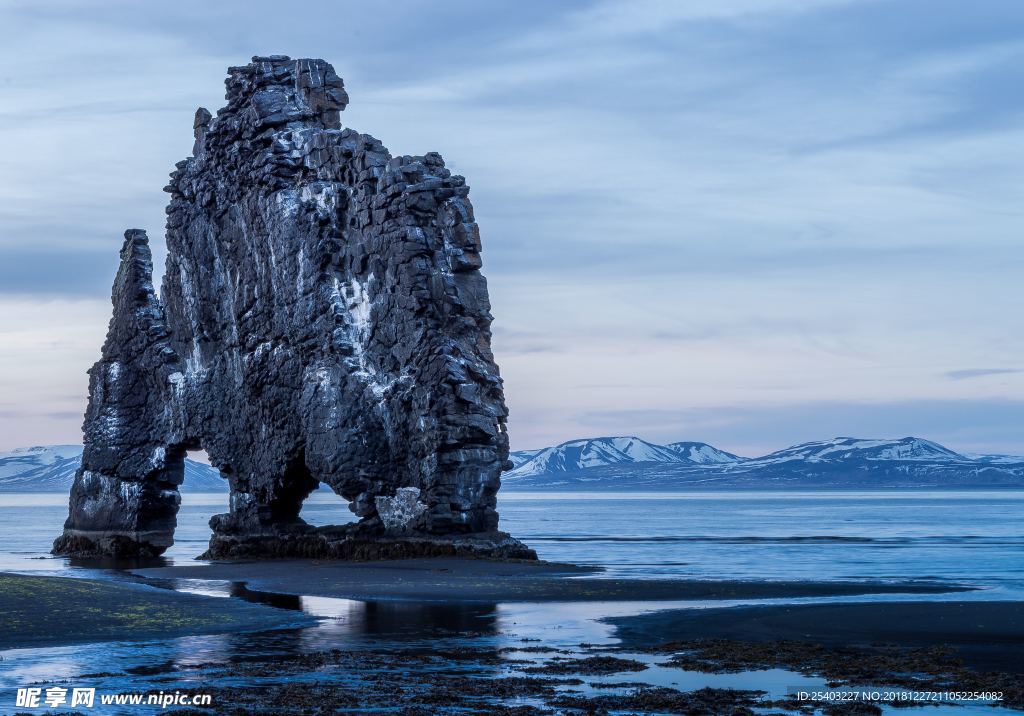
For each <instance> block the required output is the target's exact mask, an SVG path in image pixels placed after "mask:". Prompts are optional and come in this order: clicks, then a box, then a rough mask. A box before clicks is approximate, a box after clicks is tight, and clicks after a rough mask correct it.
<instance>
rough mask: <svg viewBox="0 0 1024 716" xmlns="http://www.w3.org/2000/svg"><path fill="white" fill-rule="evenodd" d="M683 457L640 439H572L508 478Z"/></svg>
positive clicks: (511, 473) (508, 475) (510, 473)
mask: <svg viewBox="0 0 1024 716" xmlns="http://www.w3.org/2000/svg"><path fill="white" fill-rule="evenodd" d="M683 461H684V459H683V457H682V456H680V455H679V454H677V453H675V452H673V451H672V450H670V449H668V448H667V447H665V446H663V445H655V444H654V443H649V442H647V441H646V440H641V439H640V438H637V437H607V438H591V439H584V440H570V441H568V442H564V443H562V444H561V445H557V446H555V447H549V448H545V449H543V450H541V451H540V452H538V453H537V454H536V455H534V456H533V457H532V458H530V459H529V460H527V461H526V462H525V463H523V464H521V465H519V466H518V467H516V468H515V469H514V470H512V471H510V472H508V473H506V477H511V478H515V477H523V476H526V475H546V474H551V473H558V472H574V471H576V470H583V469H586V468H591V467H600V466H602V465H618V464H622V463H635V462H683Z"/></svg>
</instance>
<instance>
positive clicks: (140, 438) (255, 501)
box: [54, 56, 532, 557]
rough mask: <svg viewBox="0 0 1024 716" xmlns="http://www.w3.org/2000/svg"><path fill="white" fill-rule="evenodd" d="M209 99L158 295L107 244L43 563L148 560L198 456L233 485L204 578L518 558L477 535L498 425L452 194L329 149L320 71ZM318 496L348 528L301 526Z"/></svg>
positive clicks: (233, 74) (340, 95) (335, 119)
mask: <svg viewBox="0 0 1024 716" xmlns="http://www.w3.org/2000/svg"><path fill="white" fill-rule="evenodd" d="M226 84H227V105H226V106H225V107H224V108H222V109H221V110H219V111H218V112H217V114H216V116H214V115H211V114H210V112H208V111H207V110H205V109H202V108H200V109H199V110H198V111H197V112H196V117H195V122H194V134H195V146H194V155H193V156H192V157H189V158H188V159H186V160H184V161H182V162H179V163H178V164H177V165H176V170H175V171H174V172H173V173H172V174H171V181H170V183H169V184H168V186H167V187H166V188H165V189H166V191H168V192H169V193H170V195H171V200H170V203H169V205H168V207H167V234H166V237H167V249H168V256H167V264H166V270H165V273H164V279H163V284H162V287H161V291H160V296H159V297H158V296H157V295H156V294H155V292H154V290H153V284H152V260H151V256H150V251H149V247H148V243H147V239H146V235H145V233H144V232H142V231H139V230H130V231H128V232H126V234H125V243H124V248H123V249H122V252H121V268H120V271H119V272H118V276H117V279H116V281H115V284H114V290H113V303H114V315H113V319H112V320H111V323H110V329H109V333H108V336H107V341H106V343H105V345H104V347H103V353H102V357H101V359H100V361H99V362H97V363H96V365H95V366H93V368H92V370H91V371H90V400H89V408H88V412H87V414H86V421H85V426H84V431H85V443H86V446H85V453H84V456H83V461H82V468H81V470H80V471H79V473H78V476H77V477H76V480H75V484H74V486H73V488H72V493H71V504H70V514H69V517H68V520H67V522H66V524H65V530H64V534H63V535H62V536H61V537H60V538H59V539H58V540H57V541H56V543H55V545H54V551H55V552H56V553H60V554H105V555H119V556H120V555H132V556H146V555H155V554H159V553H161V552H162V551H163V550H164V549H166V547H167V546H168V545H169V544H171V540H172V537H173V530H174V525H175V514H176V512H177V507H178V491H177V486H178V485H179V484H180V483H181V475H182V472H181V471H182V461H183V458H184V454H185V452H186V451H187V450H190V449H197V448H199V447H202V448H203V449H205V450H206V452H207V454H208V455H209V457H210V461H211V463H212V464H213V465H214V466H215V467H217V468H219V469H220V471H221V473H222V474H223V475H224V476H225V478H226V479H228V480H229V482H230V486H231V500H230V511H229V512H228V513H227V514H224V515H217V516H215V517H214V518H213V519H212V520H211V527H212V528H213V537H212V539H211V542H210V549H209V551H208V552H207V556H209V557H235V556H246V557H251V556H261V555H264V556H295V555H302V556H307V555H308V556H312V555H320V556H336V557H374V556H407V555H415V554H462V553H465V554H472V555H484V556H499V557H531V556H532V551H531V550H528V549H527V548H526V547H524V546H523V545H522V544H521V543H519V542H518V541H516V540H514V539H512V538H510V537H509V536H508V535H506V534H504V533H500V532H498V531H497V527H498V515H497V512H496V511H495V495H496V493H497V490H498V487H499V485H500V480H499V475H500V473H501V471H502V470H503V469H505V468H506V467H508V463H507V460H508V438H507V435H506V431H505V422H506V416H507V410H506V408H505V404H504V397H503V393H502V383H501V378H500V377H499V374H498V368H497V366H496V365H495V362H494V357H493V355H492V353H491V349H490V336H491V334H490V324H491V314H490V304H489V301H488V296H487V284H486V281H485V279H484V277H483V275H482V274H481V273H480V270H479V269H480V266H481V261H480V235H479V229H478V227H477V224H476V221H475V219H474V216H473V208H472V205H471V204H470V202H469V198H468V192H469V188H468V187H467V186H466V183H465V180H464V179H463V177H461V176H458V175H453V174H452V173H451V172H450V171H449V170H448V169H446V168H445V165H444V161H443V160H442V158H441V156H440V155H438V154H436V153H428V154H425V155H423V156H398V157H393V156H391V154H390V153H389V152H388V151H387V149H386V148H385V147H384V146H383V145H382V144H381V143H380V142H379V141H378V140H376V139H374V138H373V137H371V136H369V135H365V134H360V133H358V132H356V131H354V130H352V129H347V128H346V129H342V128H341V125H340V121H339V113H340V112H341V111H342V110H343V109H344V108H345V105H346V104H347V103H348V95H347V94H346V92H345V89H344V86H343V83H342V81H341V79H340V78H339V77H338V76H337V75H336V74H335V72H334V69H333V68H332V67H331V66H330V65H329V64H327V63H326V62H324V61H323V60H292V59H289V58H287V57H284V56H270V57H255V58H253V61H252V63H250V64H249V65H246V66H243V67H233V68H230V70H229V76H228V79H227V81H226ZM320 483H325V484H327V485H329V486H330V488H331V489H332V490H334V491H335V492H336V493H338V494H339V495H341V496H342V497H343V498H345V499H346V500H348V501H349V502H350V508H351V509H352V510H353V512H355V513H356V515H357V516H358V517H359V518H360V519H359V521H358V522H357V523H355V524H352V525H346V526H344V527H332V528H320V529H314V528H312V527H310V526H308V525H306V524H305V523H304V522H303V521H302V520H301V519H300V518H299V510H300V508H301V505H302V501H303V500H304V499H305V498H306V497H307V496H308V495H309V493H310V492H311V491H313V490H314V489H316V487H317V486H318V485H319V484H320ZM378 553H379V554H378Z"/></svg>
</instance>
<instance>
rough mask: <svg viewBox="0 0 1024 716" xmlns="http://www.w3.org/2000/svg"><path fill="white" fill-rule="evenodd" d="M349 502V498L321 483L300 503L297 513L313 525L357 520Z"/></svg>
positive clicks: (322, 525) (345, 522)
mask: <svg viewBox="0 0 1024 716" xmlns="http://www.w3.org/2000/svg"><path fill="white" fill-rule="evenodd" d="M351 504H352V503H351V502H350V501H349V500H346V499H345V498H344V497H342V496H341V495H339V494H337V493H336V492H335V491H334V490H332V489H331V488H330V487H328V486H327V485H325V484H323V483H321V484H320V487H318V488H317V489H315V490H313V492H312V493H310V495H309V497H307V498H306V500H305V502H303V503H302V511H301V512H300V513H299V517H301V518H302V519H303V520H305V521H306V522H307V523H308V524H310V525H313V526H314V527H326V526H329V525H344V524H349V523H351V522H357V521H358V520H359V518H358V517H357V516H356V515H355V514H353V512H352V510H351V508H350V505H351Z"/></svg>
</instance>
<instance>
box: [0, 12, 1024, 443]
mask: <svg viewBox="0 0 1024 716" xmlns="http://www.w3.org/2000/svg"><path fill="white" fill-rule="evenodd" d="M311 16H315V17H316V18H317V21H316V22H314V23H310V22H309V17H311ZM0 26H2V27H4V28H5V29H9V32H8V33H7V35H8V36H7V37H5V43H4V44H3V45H2V46H0V108H2V109H0V128H2V130H3V132H4V137H5V149H4V152H3V154H2V156H0V333H2V334H3V337H4V338H5V339H6V340H7V341H8V342H7V343H5V352H6V354H5V355H0V395H2V396H4V399H5V400H6V401H8V402H12V403H15V404H20V403H24V404H31V405H38V406H41V407H39V408H38V411H40V412H42V413H48V414H49V417H45V416H37V417H36V418H31V419H28V418H26V419H24V420H20V421H19V420H17V419H15V418H3V416H0V418H2V423H0V438H2V439H3V440H7V441H8V443H10V444H17V443H18V442H26V441H27V442H34V443H38V442H45V441H46V440H48V438H46V437H45V436H44V435H42V434H41V433H46V434H53V435H55V436H56V435H58V434H59V436H60V437H59V439H57V438H56V437H55V439H54V441H60V442H67V441H69V440H71V439H74V436H76V435H77V431H78V423H79V422H80V420H79V419H78V418H71V417H68V418H67V419H65V420H64V421H63V422H61V419H60V418H59V417H55V416H57V414H59V413H62V412H66V413H68V414H69V415H70V414H72V413H76V412H78V411H79V405H77V404H76V403H75V401H73V400H71V399H70V398H68V396H72V395H77V394H82V393H84V385H85V377H84V370H85V368H87V367H88V365H90V364H91V362H92V361H93V360H94V359H95V356H96V351H97V349H98V346H99V345H100V343H101V341H102V336H103V333H104V331H105V328H106V321H107V320H108V318H109V291H110V281H111V279H112V276H113V271H114V267H115V265H116V253H117V248H118V246H119V245H120V236H121V232H122V231H123V230H124V229H125V228H126V227H128V226H139V227H142V228H146V229H148V230H149V233H150V236H151V239H152V241H153V244H154V250H155V253H156V259H157V265H158V271H159V263H160V261H161V259H162V251H161V243H162V242H161V238H160V235H161V228H162V226H163V224H164V220H165V216H164V213H163V208H164V205H165V203H166V199H167V197H166V195H165V194H164V193H163V192H162V191H161V187H162V186H163V184H164V183H165V181H166V175H167V172H168V171H170V170H171V169H172V168H173V165H174V163H175V162H176V161H178V160H179V159H181V158H182V157H183V156H185V155H186V154H187V153H188V151H189V149H190V147H191V144H192V135H191V126H192V125H191V123H192V113H193V112H194V110H195V107H196V106H198V105H203V106H207V107H209V108H211V109H216V108H217V107H218V106H219V105H220V104H221V103H222V98H223V84H222V80H223V74H224V69H225V67H226V66H227V65H229V64H238V63H241V62H245V61H246V60H247V59H248V57H249V56H250V55H252V54H262V53H268V52H285V53H288V54H291V55H293V56H318V57H324V58H326V59H328V60H329V61H331V62H333V63H334V64H335V66H336V67H337V69H338V72H339V74H340V75H341V76H343V77H344V78H345V80H346V84H347V86H348V88H349V92H350V96H351V98H352V104H351V105H350V106H349V108H348V110H347V111H346V112H345V113H344V115H343V117H342V119H343V121H344V122H345V124H347V125H349V126H353V127H355V128H357V129H360V130H362V131H367V132H371V133H373V134H374V135H375V136H378V137H380V138H381V139H382V140H383V141H384V142H385V144H387V145H388V146H390V147H391V148H392V149H393V151H394V152H395V153H399V154H406V153H409V154H416V153H423V152H425V151H429V150H438V151H441V152H442V153H443V154H444V156H445V157H446V160H447V162H448V165H449V166H450V167H452V168H453V170H455V171H457V172H459V173H462V174H465V175H466V176H467V178H468V182H469V184H470V185H471V186H472V194H471V196H472V197H473V201H474V205H475V207H476V211H477V217H478V219H479V221H480V224H481V230H482V234H483V241H484V264H485V265H484V268H485V272H486V273H487V275H488V278H489V279H490V290H491V294H492V303H493V306H494V315H495V317H496V321H495V330H496V334H495V340H494V347H495V352H496V354H497V356H498V359H499V362H500V363H501V366H502V371H503V375H504V377H505V379H506V389H507V395H508V400H509V404H510V407H511V410H512V412H511V423H510V434H511V436H512V441H513V444H514V445H517V446H520V447H525V446H528V445H540V444H550V443H552V442H557V439H559V438H561V439H565V438H569V437H576V436H577V435H578V433H579V431H580V430H581V429H582V428H587V429H588V430H589V429H590V428H591V427H594V428H596V427H597V425H591V424H589V423H588V424H586V425H584V424H582V423H581V422H580V416H581V415H588V414H589V415H592V416H593V415H597V414H598V413H600V412H601V411H616V410H618V411H639V412H635V413H623V415H622V416H621V419H619V420H618V422H614V421H611V422H609V426H613V425H621V427H620V428H617V429H619V430H621V431H625V432H632V430H630V429H629V428H628V426H627V425H625V422H626V421H627V417H628V419H630V420H635V421H637V422H638V423H639V422H643V421H645V420H647V419H648V418H646V417H644V416H645V415H646V416H648V417H649V418H650V422H651V424H652V426H653V427H654V428H657V425H656V423H657V422H658V420H661V421H664V422H665V424H668V423H670V422H671V421H672V420H675V418H674V417H673V416H676V417H678V415H676V414H675V413H674V412H673V411H678V410H683V411H696V413H695V414H701V415H703V418H702V419H705V420H711V419H712V416H715V417H714V419H715V420H717V421H719V422H718V423H716V425H717V426H718V427H716V428H715V429H716V430H720V432H712V433H709V434H710V435H713V436H716V437H719V438H721V439H722V440H723V441H724V442H725V444H724V445H723V446H724V447H730V446H733V447H737V449H739V448H742V447H743V446H744V445H750V446H756V445H757V444H761V443H762V442H764V443H769V442H770V443H771V446H772V447H777V446H778V444H777V442H783V439H782V435H781V434H779V433H778V432H777V431H776V432H772V430H774V428H773V427H772V425H773V424H774V423H779V424H784V423H785V421H787V420H793V421H794V425H795V426H800V425H804V424H806V425H808V426H810V427H813V422H814V421H813V420H812V419H811V418H810V417H806V416H805V414H804V413H803V412H800V411H801V410H803V408H801V409H800V410H795V409H794V410H795V412H791V413H787V412H785V411H786V406H787V405H790V406H819V408H815V409H820V410H823V411H826V412H825V413H822V414H823V415H828V413H827V407H821V406H827V405H828V404H846V403H851V402H856V401H857V400H863V401H870V402H872V403H873V404H876V405H880V404H882V403H885V402H887V401H888V402H889V403H893V404H897V403H906V404H911V403H913V404H915V405H923V403H921V402H920V401H926V400H934V401H948V402H942V405H944V406H945V405H953V404H954V403H956V402H957V401H966V403H965V404H971V401H980V402H979V404H981V403H982V402H984V401H989V400H996V399H997V398H1005V399H1008V400H1024V381H1019V380H1017V379H1016V378H1015V377H1014V376H1012V375H1010V374H1008V373H1000V374H999V375H1002V376H1003V379H1001V380H984V379H982V377H983V376H984V375H989V376H996V375H997V374H996V373H991V372H986V373H976V372H975V373H972V372H971V371H979V370H984V371H991V370H1000V371H1003V370H1007V369H1003V368H1000V369H992V368H983V369H977V368H974V369H972V368H968V369H963V370H950V369H949V366H961V365H962V366H1001V365H1010V366H1012V365H1016V364H1017V362H1018V359H1019V357H1020V355H1022V354H1024V334H1021V333H1020V332H1019V331H1008V330H1007V328H1006V327H1007V324H1008V321H1009V318H1010V317H1012V316H1016V315H1020V314H1021V313H1022V312H1024V295H1022V293H1021V292H1020V290H1019V287H1018V286H1019V277H1020V275H1021V271H1022V270H1024V255H1022V253H1021V250H1020V241H1019V234H1020V226H1021V221H1022V220H1024V210H1022V209H1021V207H1020V201H1019V191H1018V188H1019V186H1020V185H1021V183H1022V182H1024V130H1022V129H1021V126H1022V124H1021V121H1020V120H1021V118H1022V117H1024V99H1022V97H1021V95H1020V93H1019V91H1018V89H1019V87H1020V85H1021V80H1022V79H1024V77H1022V70H1021V68H1022V67H1024V63H1022V61H1021V59H1022V52H1024V48H1022V43H1021V41H1020V37H1021V33H1022V31H1024V7H1022V6H1021V4H1020V3H1019V2H1016V0H990V1H989V2H986V3H985V8H984V10H983V11H981V10H979V9H978V8H977V7H974V6H967V5H965V4H964V3H962V2H960V1H959V0H903V1H901V2H899V3H893V2H880V1H879V2H873V1H867V2H865V1H861V0H857V1H847V0H699V1H693V2H669V1H667V0H641V1H639V2H629V3H622V2H612V1H610V0H609V1H607V2H605V1H598V2H594V1H587V0H573V1H572V2H568V3H546V2H522V1H521V0H493V2H487V3H479V2H473V0H450V1H448V2H445V3H427V2H424V1H422V0H406V1H404V2H396V3H375V4H366V3H364V4H361V5H360V4H352V3H328V2H311V3H306V4H305V5H304V11H303V12H301V13H284V14H282V13H281V12H279V3H277V2H275V0H250V2H247V3H244V4H243V3H241V2H223V3H215V4H210V3H208V2H200V1H199V0H180V1H179V2H175V3H133V2H97V3H89V4H88V6H86V5H84V4H82V3H76V2H72V1H71V0H60V1H56V0H55V1H54V2H48V3H19V4H13V3H7V4H4V5H3V6H2V7H0ZM41 47H43V48H46V57H45V61H44V59H43V57H42V56H41V55H40V50H39V48H41ZM410 118H415V121H411V120H410ZM55 335H60V336H64V337H66V339H67V343H66V345H62V346H59V347H54V346H52V345H51V344H48V343H46V341H47V340H49V339H51V338H52V337H53V336H55ZM970 378H975V379H974V380H971V379H970ZM582 386H589V387H587V388H586V389H583V388H582ZM80 400H81V398H79V402H80ZM722 405H737V406H746V407H748V408H750V409H751V410H761V406H766V405H770V406H776V407H775V408H774V409H775V410H776V411H777V412H776V414H775V418H774V423H773V420H772V419H768V418H765V419H764V420H761V419H760V418H759V419H758V421H753V422H751V423H750V424H751V425H754V426H756V428H755V427H751V428H750V431H746V432H745V430H746V429H745V428H742V426H741V425H740V424H739V423H737V422H736V420H735V417H736V416H735V414H731V413H726V412H719V413H717V414H716V413H714V410H712V409H714V408H715V406H722ZM5 407H7V406H5ZM33 409H36V408H33ZM945 409H946V408H944V410H945ZM808 410H810V408H808ZM948 410H949V411H950V415H952V414H953V411H954V408H952V407H950V408H948ZM664 411H668V412H664ZM709 411H710V412H709ZM688 414H689V413H688ZM833 414H834V415H839V414H840V413H835V412H834V413H833ZM806 415H810V413H807V414H806ZM864 415H865V416H867V417H864V421H863V423H856V422H855V427H856V425H862V426H863V427H864V428H870V427H871V424H872V423H871V422H870V421H875V422H874V424H875V425H877V426H879V430H877V431H876V430H868V429H865V430H863V431H862V432H864V433H865V434H868V433H875V434H878V433H879V432H888V431H882V430H881V428H882V427H884V426H886V425H891V426H892V427H895V425H893V424H892V423H891V422H890V423H887V422H885V420H886V418H885V413H884V411H882V410H881V409H879V410H878V411H874V412H870V413H864ZM906 415H907V416H908V419H907V421H906V425H907V427H908V430H906V432H915V430H914V429H913V428H912V427H911V423H912V422H913V421H912V420H911V417H912V418H913V420H916V421H918V422H919V424H921V425H924V426H925V427H927V426H928V425H931V423H929V422H928V414H927V412H926V411H923V410H922V411H917V412H908V413H907V414H906ZM978 415H979V416H980V415H981V414H980V413H978ZM992 415H994V416H996V418H993V421H994V422H993V421H988V420H985V421H982V423H980V424H984V425H985V426H986V428H985V429H986V430H988V431H989V432H990V434H991V435H993V436H994V437H993V438H992V441H1000V440H1001V441H1003V444H1001V446H996V445H993V446H992V447H998V449H1000V450H1003V451H1006V452H1014V451H1020V449H1021V448H1020V442H1019V441H1020V437H1019V434H1020V433H1017V434H1016V435H1017V437H1014V435H1015V434H1014V433H1013V431H1012V430H1009V429H1008V428H1007V429H1005V430H1003V429H1000V427H999V425H1004V426H1013V425H1017V423H1016V422H1014V421H1015V420H1016V419H1015V418H1014V417H1013V416H1012V415H1010V414H1008V413H1006V412H1005V411H1000V410H996V411H995V412H993V413H992ZM655 416H660V417H655ZM1000 416H1001V417H1000ZM999 420H1002V421H1003V422H1002V423H999V422H998V421H999ZM723 421H724V422H723ZM801 421H802V422H801ZM826 422H827V421H826ZM687 424H690V423H687ZM834 425H835V428H836V430H839V431H840V432H856V431H857V430H856V429H855V427H850V428H845V429H842V428H841V427H840V425H841V421H839V420H838V419H837V420H836V421H835V422H834ZM730 426H732V427H730ZM695 427H696V428H699V427H700V425H696V426H695ZM783 427H784V425H783ZM939 428H941V426H936V432H937V433H938V432H942V431H941V430H940V429H939ZM609 429H610V428H609ZM755 429H756V430H760V431H762V432H763V433H764V435H765V436H766V437H765V438H764V440H763V441H758V440H757V439H756V438H755V437H754V436H753V431H754V430H755ZM637 430H639V428H637ZM604 431H605V432H607V430H604ZM730 431H733V432H730ZM919 432H922V433H923V432H927V431H926V430H925V429H922V430H920V431H919ZM33 433H35V434H36V436H35V437H29V436H30V435H31V434H33ZM947 433H949V431H948V430H947ZM950 434H951V433H950ZM772 435H778V437H779V440H778V441H776V440H774V438H771V437H770V436H772ZM730 436H731V437H730ZM930 436H932V437H941V435H937V434H933V435H930ZM680 437H685V435H681V436H680ZM695 437H700V435H696V436H695ZM793 437H796V438H803V437H805V435H804V434H803V433H801V434H800V435H795V434H794V436H793ZM954 437H955V436H954ZM970 440H972V441H974V442H976V443H979V444H980V443H981V442H983V439H982V438H981V437H979V436H974V437H970ZM766 446H767V445H766ZM0 447H3V446H2V445H0ZM956 447H962V449H967V448H966V447H963V446H956Z"/></svg>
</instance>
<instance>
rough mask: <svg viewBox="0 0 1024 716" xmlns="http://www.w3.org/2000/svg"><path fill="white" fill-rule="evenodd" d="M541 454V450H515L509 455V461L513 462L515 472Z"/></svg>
mask: <svg viewBox="0 0 1024 716" xmlns="http://www.w3.org/2000/svg"><path fill="white" fill-rule="evenodd" d="M539 452H540V450H513V451H512V452H510V453H509V454H508V459H509V460H511V461H512V469H513V470H514V469H515V468H517V467H519V466H520V465H522V464H523V463H524V462H527V461H529V460H530V459H531V458H533V457H534V456H535V455H536V454H537V453H539Z"/></svg>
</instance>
